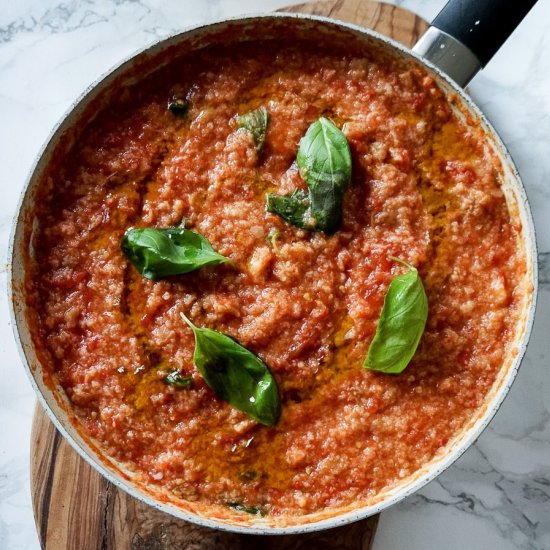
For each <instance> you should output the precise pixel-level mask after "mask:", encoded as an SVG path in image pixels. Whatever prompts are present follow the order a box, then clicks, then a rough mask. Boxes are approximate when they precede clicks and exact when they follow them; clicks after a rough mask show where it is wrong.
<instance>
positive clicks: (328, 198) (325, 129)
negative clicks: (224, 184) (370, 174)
mask: <svg viewBox="0 0 550 550" xmlns="http://www.w3.org/2000/svg"><path fill="white" fill-rule="evenodd" d="M296 162H297V163H298V167H299V169H300V175H301V176H302V178H303V180H304V181H305V182H306V183H307V186H308V189H309V194H308V195H307V196H306V194H305V193H304V192H303V191H294V193H292V194H291V195H289V196H278V195H272V194H268V195H267V210H268V212H273V213H275V214H278V215H279V216H281V218H283V219H284V220H286V221H287V222H289V223H291V224H293V225H295V226H297V227H300V228H302V229H307V230H309V231H314V230H319V231H324V232H325V233H333V232H334V231H336V229H338V225H339V224H340V220H341V218H342V202H343V199H344V192H345V190H346V188H347V187H348V185H349V182H350V181H351V153H350V149H349V144H348V140H347V139H346V136H345V135H344V134H343V132H342V131H341V130H340V129H339V128H338V127H337V126H335V125H334V123H332V122H331V121H330V120H329V119H328V118H325V117H321V118H320V119H319V120H317V121H316V122H314V123H313V124H312V125H311V126H310V127H309V128H308V130H307V132H306V135H305V136H304V137H303V138H302V139H301V140H300V146H299V148H298V155H297V157H296Z"/></svg>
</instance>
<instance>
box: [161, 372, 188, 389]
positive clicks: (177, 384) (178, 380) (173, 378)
mask: <svg viewBox="0 0 550 550" xmlns="http://www.w3.org/2000/svg"><path fill="white" fill-rule="evenodd" d="M164 383H165V384H168V385H169V386H174V388H177V389H178V390H183V389H188V388H192V387H193V378H191V377H190V376H182V375H181V374H180V373H179V372H178V371H177V370H175V371H172V372H171V373H170V374H169V375H168V376H166V378H165V379H164Z"/></svg>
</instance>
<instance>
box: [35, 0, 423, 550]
mask: <svg viewBox="0 0 550 550" xmlns="http://www.w3.org/2000/svg"><path fill="white" fill-rule="evenodd" d="M280 11H287V12H301V13H311V14H318V15H326V16H330V17H334V18H337V19H341V20H344V21H349V22H353V23H357V24H359V25H362V26H364V27H370V28H372V29H375V30H376V31H378V32H380V33H382V34H385V35H387V36H391V37H392V38H394V39H396V40H397V41H399V42H401V43H402V44H405V45H406V46H412V45H413V44H414V43H415V42H416V41H417V39H418V38H419V37H420V36H421V35H422V34H423V32H424V31H425V30H426V29H427V26H428V25H427V23H426V22H425V21H423V20H422V19H420V18H419V17H417V16H416V15H414V14H412V13H411V12H408V11H406V10H404V9H402V8H399V7H396V6H391V5H389V4H382V3H378V2H371V1H367V0H327V1H324V2H310V3H306V4H298V5H294V6H290V7H288V8H283V9H282V10H280ZM31 492H32V502H33V509H34V517H35V521H36V528H37V531H38V536H39V539H40V543H41V545H42V548H43V549H45V550H218V549H219V550H226V549H227V550H233V549H234V550H253V549H262V550H272V549H273V550H274V549H277V550H287V549H288V550H299V549H304V550H305V549H313V550H317V549H318V550H323V549H325V548H326V549H328V548H330V549H334V550H338V549H346V550H368V549H369V548H371V547H372V544H373V541H374V534H375V531H376V526H377V524H378V516H374V517H371V518H368V519H366V520H363V521H360V522H357V523H354V524H351V525H347V526H344V527H339V528H336V529H331V530H329V531H322V532H319V533H309V534H305V535H287V536H272V537H266V536H255V535H237V534H233V533H225V532H221V531H216V530H213V529H208V528H205V527H199V526H196V525H193V524H191V523H187V522H184V521H181V520H177V519H175V518H173V517H172V516H169V515H167V514H163V513H161V512H158V511H157V510H154V509H153V508H151V507H149V506H146V505H145V504H143V503H141V502H139V501H137V500H135V499H134V498H132V497H131V496H129V495H127V494H126V493H124V492H123V491H120V490H119V489H117V488H116V487H115V486H114V485H112V484H111V483H109V482H108V481H107V480H105V479H104V478H103V477H102V476H100V475H99V474H98V473H97V472H96V471H95V470H93V469H92V468H91V466H89V465H88V464H87V463H86V462H85V461H84V460H83V459H81V458H80V456H79V455H78V454H77V453H76V452H75V451H74V450H73V449H72V448H71V447H70V445H69V444H68V443H67V442H66V441H65V440H64V439H63V438H62V437H61V435H60V434H59V432H57V430H56V429H55V427H54V426H53V424H52V423H51V422H50V420H49V419H48V417H47V416H46V415H45V413H44V411H43V410H42V408H41V407H40V406H39V405H37V406H36V410H35V414H34V420H33V427H32V436H31Z"/></svg>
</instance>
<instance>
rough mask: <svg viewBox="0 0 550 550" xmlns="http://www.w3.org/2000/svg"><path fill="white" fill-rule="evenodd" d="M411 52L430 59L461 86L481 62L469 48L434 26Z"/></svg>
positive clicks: (466, 82) (465, 83) (478, 67)
mask: <svg viewBox="0 0 550 550" xmlns="http://www.w3.org/2000/svg"><path fill="white" fill-rule="evenodd" d="M413 52H415V53H417V54H419V55H421V56H422V57H423V58H424V59H427V60H428V61H431V62H432V63H433V64H434V65H435V66H436V67H438V68H439V69H441V70H442V71H443V72H444V73H445V74H447V75H448V76H450V77H451V78H452V79H453V80H454V81H455V82H456V83H457V84H458V85H459V86H461V87H463V88H464V87H465V86H466V85H467V84H468V82H470V80H472V78H473V77H474V76H475V75H476V74H477V73H478V72H479V71H480V70H481V63H480V61H479V59H478V58H477V57H476V56H475V55H474V54H473V53H472V51H471V50H470V48H468V47H467V46H465V45H464V44H463V43H462V42H460V41H459V40H457V39H456V38H453V37H452V36H451V35H450V34H447V33H446V32H444V31H442V30H440V29H437V28H436V27H430V28H429V29H428V30H427V31H426V33H425V34H424V35H423V36H422V37H421V38H420V40H419V41H418V42H417V43H416V44H415V45H414V47H413Z"/></svg>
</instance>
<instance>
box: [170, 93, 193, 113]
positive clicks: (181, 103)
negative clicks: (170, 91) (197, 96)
mask: <svg viewBox="0 0 550 550" xmlns="http://www.w3.org/2000/svg"><path fill="white" fill-rule="evenodd" d="M168 109H169V110H170V111H171V112H172V113H174V114H175V115H176V116H179V117H184V116H185V115H186V114H187V111H189V101H187V99H184V98H182V97H177V96H174V97H172V98H171V99H170V100H169V101H168Z"/></svg>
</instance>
